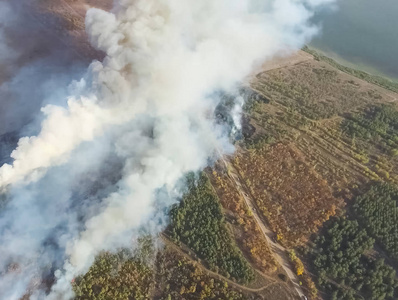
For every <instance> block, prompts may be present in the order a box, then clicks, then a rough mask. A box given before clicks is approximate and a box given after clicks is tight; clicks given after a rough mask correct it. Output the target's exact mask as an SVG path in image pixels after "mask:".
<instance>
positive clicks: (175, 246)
mask: <svg viewBox="0 0 398 300" xmlns="http://www.w3.org/2000/svg"><path fill="white" fill-rule="evenodd" d="M160 237H161V239H162V240H163V242H164V243H165V244H166V245H167V246H169V247H171V248H173V250H174V251H176V252H178V253H179V254H180V255H182V256H184V257H185V258H187V259H188V260H190V261H192V262H194V263H195V264H196V265H197V266H198V267H199V268H200V269H202V271H204V272H205V273H208V274H210V275H211V276H212V277H216V278H218V279H219V280H221V281H226V282H228V284H230V285H231V286H234V287H235V288H237V289H241V290H244V291H247V292H254V293H258V292H262V291H264V290H266V289H268V288H269V287H270V286H273V285H276V284H281V283H280V282H277V281H276V280H275V279H273V278H270V277H268V276H266V277H267V279H268V280H270V281H272V282H270V283H268V284H266V285H264V286H262V287H261V288H257V289H255V288H250V287H247V286H244V285H241V284H239V283H237V282H235V281H232V280H230V279H228V278H226V277H224V276H222V275H221V274H219V273H216V272H213V271H211V270H209V269H208V268H206V267H205V266H204V265H203V264H202V263H200V262H199V261H197V260H195V259H193V258H192V257H191V256H190V255H189V254H187V253H185V252H184V251H183V250H182V249H181V248H180V247H179V246H177V245H176V244H175V243H174V242H173V241H172V240H171V239H170V238H169V237H168V236H166V235H165V234H164V233H161V234H160ZM261 276H263V274H261Z"/></svg>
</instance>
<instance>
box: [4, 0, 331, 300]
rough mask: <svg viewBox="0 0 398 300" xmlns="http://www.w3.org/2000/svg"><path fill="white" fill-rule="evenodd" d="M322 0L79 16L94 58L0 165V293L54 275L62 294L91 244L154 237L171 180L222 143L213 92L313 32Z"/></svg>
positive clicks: (165, 0)
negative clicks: (99, 57)
mask: <svg viewBox="0 0 398 300" xmlns="http://www.w3.org/2000/svg"><path fill="white" fill-rule="evenodd" d="M329 2H331V1H330V0H324V1H322V0H275V1H272V0H265V1H261V3H260V2H257V1H252V0H202V1H196V0H119V1H118V2H117V3H116V5H115V8H114V10H113V12H112V13H109V12H105V11H102V10H98V9H91V10H89V11H88V13H87V17H86V30H87V32H88V34H89V37H90V41H91V43H92V44H93V45H94V46H95V47H96V48H97V49H99V50H102V51H104V52H105V53H106V57H105V59H104V60H103V61H102V62H99V61H94V62H93V63H92V64H91V65H90V67H89V69H88V71H87V74H86V75H85V76H84V78H83V79H81V80H80V81H76V82H74V83H72V84H71V85H70V87H69V96H68V97H66V98H64V99H63V100H64V103H62V101H60V100H59V99H58V100H57V105H54V104H52V105H47V106H45V107H44V108H42V112H43V114H44V120H43V122H42V124H41V130H40V132H39V133H38V134H37V135H35V136H31V137H24V138H21V139H20V140H19V142H18V146H17V147H16V149H15V150H14V151H13V152H12V153H11V158H12V159H13V161H12V163H10V164H4V165H3V166H2V167H1V168H0V187H1V189H2V190H3V192H4V195H5V196H4V198H5V199H4V203H5V204H4V207H3V209H2V212H1V218H0V228H1V236H0V256H1V257H2V261H1V262H0V269H1V272H2V278H1V280H0V298H1V299H19V298H20V297H21V296H22V295H23V294H24V293H25V292H26V290H27V289H29V288H31V289H33V288H37V286H35V280H36V281H37V278H43V277H44V278H45V276H51V274H53V273H54V272H55V274H56V279H57V280H56V282H55V284H54V285H53V287H52V290H51V292H50V293H49V294H48V295H47V296H46V297H48V299H70V298H72V297H73V293H72V292H71V287H70V281H71V280H72V279H73V278H74V277H75V276H77V275H79V274H82V273H83V272H85V271H87V269H88V268H89V266H90V265H91V263H92V262H93V259H94V257H95V255H97V254H98V253H99V252H100V251H103V250H110V251H112V250H116V249H118V248H120V247H131V246H132V243H133V240H134V237H137V235H138V234H139V232H140V231H141V230H143V228H144V229H145V230H147V232H148V231H149V232H151V233H157V232H159V230H161V229H162V228H163V226H164V225H165V224H166V221H167V220H166V216H165V214H164V209H165V208H167V207H168V206H169V205H170V204H171V203H173V202H174V201H176V199H177V198H178V196H179V193H178V189H176V187H177V185H178V183H179V180H180V179H181V178H182V177H183V176H184V174H186V173H187V172H190V171H197V170H200V169H202V168H203V167H205V166H206V165H207V163H208V162H209V158H211V157H215V153H217V152H218V151H219V150H221V152H224V153H225V152H231V151H233V147H232V146H231V145H230V143H229V142H228V138H227V136H226V134H225V132H224V130H223V128H222V126H221V125H219V124H218V123H217V122H216V121H215V120H214V111H215V109H216V107H217V105H218V104H219V101H220V97H219V96H216V95H218V93H214V92H215V91H225V92H229V91H233V90H234V89H235V88H236V87H237V85H238V84H239V82H241V81H242V80H243V79H244V78H245V77H246V76H248V75H249V74H250V72H251V70H252V69H253V68H254V67H256V66H258V64H260V63H262V62H263V61H264V60H266V59H270V58H272V57H273V56H274V55H281V54H288V53H289V52H291V51H293V50H295V49H298V48H299V47H301V46H302V45H303V43H305V42H306V41H308V39H309V38H311V37H312V36H313V35H314V34H315V33H316V32H317V29H316V28H315V27H313V26H311V25H310V24H309V23H308V22H309V19H310V18H311V16H312V12H313V10H314V9H316V8H317V7H319V6H320V5H324V4H327V3H329ZM241 105H242V103H241V100H238V101H237V103H236V105H235V108H234V109H233V111H232V118H233V120H234V121H236V122H238V119H239V115H240V107H241ZM237 127H238V128H239V126H237ZM32 297H36V299H43V298H44V297H45V296H44V291H43V290H37V289H36V291H35V292H34V295H33V296H32Z"/></svg>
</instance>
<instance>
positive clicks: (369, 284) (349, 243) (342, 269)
mask: <svg viewBox="0 0 398 300" xmlns="http://www.w3.org/2000/svg"><path fill="white" fill-rule="evenodd" d="M373 245H374V239H373V238H371V237H370V235H369V234H368V232H367V231H366V229H361V227H360V226H359V224H358V222H357V221H355V220H349V219H347V218H332V219H331V220H330V221H329V222H328V223H327V224H326V225H325V228H324V229H323V231H322V233H321V235H320V236H318V237H317V238H316V239H315V247H314V248H313V249H312V254H311V255H312V257H311V260H313V265H314V268H315V271H316V273H317V278H318V284H319V286H320V287H321V288H322V289H323V290H324V291H325V293H326V294H327V295H330V299H333V300H337V299H344V300H345V299H347V300H349V299H369V300H376V299H377V300H383V299H391V300H392V299H396V298H397V297H398V289H397V288H398V282H397V280H396V274H395V270H394V269H393V268H392V267H390V266H388V265H386V264H385V263H384V260H383V259H379V258H373V257H371V256H369V255H367V252H369V251H370V250H371V249H372V248H373Z"/></svg>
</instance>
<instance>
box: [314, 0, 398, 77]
mask: <svg viewBox="0 0 398 300" xmlns="http://www.w3.org/2000/svg"><path fill="white" fill-rule="evenodd" d="M337 5H338V7H339V9H338V10H337V11H334V12H330V11H322V12H320V13H318V14H317V15H316V16H315V18H314V19H315V21H316V22H321V23H322V24H323V30H322V34H321V35H320V36H319V37H317V38H315V39H314V40H313V41H312V42H311V44H310V46H311V47H313V48H316V49H318V50H321V51H322V52H324V53H325V54H326V55H328V56H330V57H332V58H335V59H337V60H338V61H339V62H341V63H343V64H346V65H349V66H354V67H356V68H358V69H362V70H364V71H367V72H370V73H372V74H379V75H385V76H387V77H390V78H394V79H398V0H338V1H337Z"/></svg>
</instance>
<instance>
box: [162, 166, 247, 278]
mask: <svg viewBox="0 0 398 300" xmlns="http://www.w3.org/2000/svg"><path fill="white" fill-rule="evenodd" d="M187 186H188V190H189V193H187V194H185V195H184V197H183V199H182V200H181V202H180V204H179V205H176V206H175V207H173V209H172V210H171V212H170V218H171V226H170V229H169V232H170V235H171V237H172V238H173V239H174V240H175V241H176V242H179V241H181V242H183V243H184V244H186V245H187V246H189V247H190V248H191V249H192V250H193V251H195V253H196V254H197V255H198V256H199V257H200V258H202V259H204V260H206V262H207V263H208V264H209V267H210V268H211V269H213V270H217V269H218V270H219V271H220V273H221V274H224V275H225V276H226V277H232V278H235V279H236V280H238V281H241V282H246V283H247V282H249V281H251V280H252V279H253V276H254V275H253V270H252V269H251V267H250V265H249V264H248V263H247V261H246V260H245V259H244V257H243V255H242V253H241V251H240V250H239V248H238V247H237V246H236V245H235V241H234V240H233V239H232V238H231V236H230V234H229V232H228V230H227V227H226V223H225V220H224V215H223V213H222V210H221V205H220V203H219V201H218V198H217V195H216V194H215V193H214V191H213V189H212V186H211V184H210V181H209V179H208V178H207V176H206V175H205V174H204V173H202V174H201V175H200V177H199V178H198V180H195V176H194V175H193V174H190V175H189V176H188V177H187Z"/></svg>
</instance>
